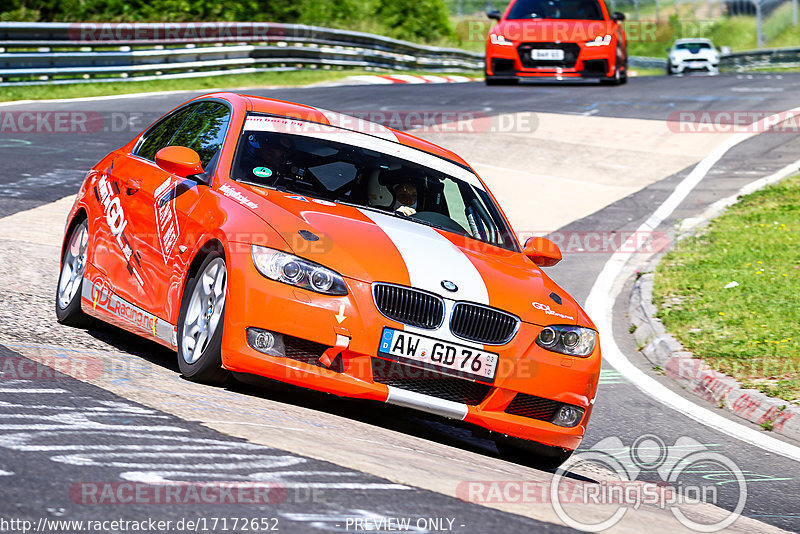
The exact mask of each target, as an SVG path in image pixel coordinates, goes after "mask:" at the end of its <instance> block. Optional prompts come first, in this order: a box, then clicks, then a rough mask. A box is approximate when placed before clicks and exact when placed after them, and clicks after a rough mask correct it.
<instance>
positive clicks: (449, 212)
mask: <svg viewBox="0 0 800 534" xmlns="http://www.w3.org/2000/svg"><path fill="white" fill-rule="evenodd" d="M305 126H310V127H309V128H305ZM288 127H293V130H292V131H293V133H287V128H288ZM276 129H277V130H281V131H274V130H276ZM270 130H272V131H270ZM301 130H305V131H301ZM231 171H232V172H231V176H232V177H233V178H234V179H235V180H238V181H241V182H246V183H248V184H252V185H257V186H260V187H269V188H273V189H277V190H280V191H285V192H290V193H294V194H298V195H305V196H309V197H315V198H319V199H323V200H327V201H332V202H340V203H345V204H350V205H354V206H358V207H361V208H367V209H370V210H377V211H382V212H385V213H388V214H391V215H395V216H397V217H403V218H407V219H409V220H412V221H415V222H417V223H420V224H426V225H429V226H434V227H436V228H440V229H442V230H446V231H449V232H454V233H457V234H461V235H463V236H467V237H470V238H472V239H476V240H478V241H481V242H484V243H489V244H491V245H495V246H498V247H502V248H505V249H508V250H513V251H518V250H519V249H518V247H517V244H516V239H514V237H513V234H512V233H511V231H510V229H509V228H508V225H507V224H506V222H505V220H504V219H503V217H502V216H501V215H500V212H499V210H498V208H497V207H496V206H495V204H494V202H493V201H492V199H491V197H490V196H489V194H488V193H487V191H486V190H485V189H484V187H483V185H482V184H481V182H480V180H478V178H477V177H476V176H475V174H473V173H472V172H471V171H469V170H468V169H466V168H464V167H461V166H459V165H456V164H455V163H452V162H450V161H449V160H446V159H443V158H439V157H437V156H433V155H432V154H429V153H427V152H423V151H420V150H416V149H413V148H410V147H407V146H405V145H401V144H399V143H397V142H393V141H389V140H386V139H382V138H379V137H374V136H371V135H366V134H361V133H356V132H352V131H347V130H341V129H338V128H333V127H330V126H325V125H318V124H314V123H303V122H301V121H293V120H286V119H282V118H275V117H269V116H264V115H249V116H248V119H247V120H246V121H245V125H244V128H243V130H242V134H241V137H240V139H239V144H238V148H237V152H236V157H235V158H234V163H233V168H232V169H231Z"/></svg>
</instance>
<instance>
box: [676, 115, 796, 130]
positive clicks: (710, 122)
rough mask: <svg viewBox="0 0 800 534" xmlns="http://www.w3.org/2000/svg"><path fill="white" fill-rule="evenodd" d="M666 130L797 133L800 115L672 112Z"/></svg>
mask: <svg viewBox="0 0 800 534" xmlns="http://www.w3.org/2000/svg"><path fill="white" fill-rule="evenodd" d="M667 127H668V128H669V129H670V131H672V132H675V133H724V134H736V133H743V134H760V133H788V134H798V133H800V112H798V111H762V110H745V109H740V110H721V111H691V110H686V111H673V112H672V113H670V114H669V115H667Z"/></svg>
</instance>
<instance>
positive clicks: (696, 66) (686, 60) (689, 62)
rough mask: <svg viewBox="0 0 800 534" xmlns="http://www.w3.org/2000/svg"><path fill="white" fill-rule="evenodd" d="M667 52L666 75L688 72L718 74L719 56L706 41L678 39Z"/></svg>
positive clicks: (713, 47)
mask: <svg viewBox="0 0 800 534" xmlns="http://www.w3.org/2000/svg"><path fill="white" fill-rule="evenodd" d="M667 52H669V55H668V56H667V74H683V73H686V72H689V71H705V72H708V73H709V74H718V73H719V56H720V54H719V51H718V50H717V49H716V47H715V46H714V44H713V43H712V42H711V41H709V40H708V39H678V40H676V41H675V44H673V45H672V48H669V49H667Z"/></svg>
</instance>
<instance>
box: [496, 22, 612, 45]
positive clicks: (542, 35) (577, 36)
mask: <svg viewBox="0 0 800 534" xmlns="http://www.w3.org/2000/svg"><path fill="white" fill-rule="evenodd" d="M616 31H617V27H616V24H615V23H614V22H613V21H609V20H561V19H532V20H505V21H503V22H501V23H500V24H498V25H497V26H495V28H494V29H493V30H492V32H493V33H502V34H503V36H504V37H506V38H508V39H511V40H513V41H516V42H520V41H521V42H575V43H577V42H581V41H589V40H592V39H595V38H596V37H604V36H606V35H614V34H615V33H616Z"/></svg>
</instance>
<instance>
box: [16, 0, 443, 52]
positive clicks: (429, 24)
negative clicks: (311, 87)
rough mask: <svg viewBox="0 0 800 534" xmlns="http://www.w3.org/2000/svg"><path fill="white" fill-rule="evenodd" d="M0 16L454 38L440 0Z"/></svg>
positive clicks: (91, 1)
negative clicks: (276, 25) (302, 27)
mask: <svg viewBox="0 0 800 534" xmlns="http://www.w3.org/2000/svg"><path fill="white" fill-rule="evenodd" d="M0 20H16V21H29V22H30V21H55V22H79V21H107V22H123V21H124V22H143V21H153V22H204V21H223V22H230V21H242V22H247V21H271V22H283V23H301V24H314V25H319V26H331V27H338V28H347V29H366V30H369V31H375V32H378V33H383V34H386V35H391V36H393V37H397V38H400V39H411V40H414V41H424V42H434V41H440V40H442V39H455V33H454V32H453V29H452V27H451V25H450V19H449V12H448V9H447V6H446V4H445V2H444V0H394V1H389V0H236V1H231V2H220V1H219V0H0Z"/></svg>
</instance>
